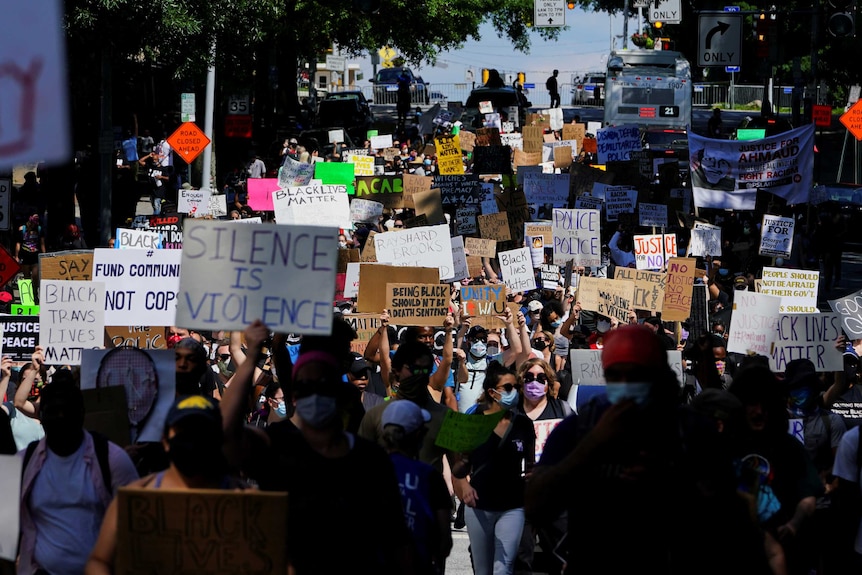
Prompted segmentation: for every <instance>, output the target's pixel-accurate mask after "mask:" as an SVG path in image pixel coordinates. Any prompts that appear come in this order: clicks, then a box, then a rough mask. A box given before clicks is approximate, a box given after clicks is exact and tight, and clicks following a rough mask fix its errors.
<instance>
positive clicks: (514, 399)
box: [497, 389, 518, 409]
mask: <svg viewBox="0 0 862 575" xmlns="http://www.w3.org/2000/svg"><path fill="white" fill-rule="evenodd" d="M497 403H499V404H500V405H501V406H502V407H503V409H512V407H513V406H514V405H515V404H516V403H518V392H517V391H515V390H514V389H513V390H512V391H504V392H503V393H501V394H500V399H498V400H497Z"/></svg>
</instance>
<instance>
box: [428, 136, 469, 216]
mask: <svg viewBox="0 0 862 575" xmlns="http://www.w3.org/2000/svg"><path fill="white" fill-rule="evenodd" d="M474 152H475V150H474ZM431 188H432V189H433V188H436V189H439V190H440V199H441V203H442V204H443V205H444V206H446V205H455V206H466V205H476V206H478V205H480V204H481V203H482V184H481V183H480V182H479V176H478V174H465V175H459V176H434V181H433V183H432V184H431Z"/></svg>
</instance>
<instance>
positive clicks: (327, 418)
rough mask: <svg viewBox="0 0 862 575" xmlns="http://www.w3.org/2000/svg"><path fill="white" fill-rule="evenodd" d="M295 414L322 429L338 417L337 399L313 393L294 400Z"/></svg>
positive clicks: (312, 425) (310, 424) (315, 427)
mask: <svg viewBox="0 0 862 575" xmlns="http://www.w3.org/2000/svg"><path fill="white" fill-rule="evenodd" d="M296 414H297V415H299V417H300V418H301V419H302V421H304V422H305V423H307V424H308V425H309V426H311V427H313V428H314V429H323V428H325V427H326V426H328V425H329V424H331V423H332V422H333V421H335V420H336V419H337V418H338V400H337V399H335V398H334V397H331V396H328V395H319V394H313V395H309V396H308V397H301V398H299V399H297V400H296Z"/></svg>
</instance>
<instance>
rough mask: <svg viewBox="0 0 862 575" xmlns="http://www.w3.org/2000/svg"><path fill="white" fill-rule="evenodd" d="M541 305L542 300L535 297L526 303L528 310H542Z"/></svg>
mask: <svg viewBox="0 0 862 575" xmlns="http://www.w3.org/2000/svg"><path fill="white" fill-rule="evenodd" d="M543 307H544V306H543V305H542V302H540V301H539V300H536V299H534V300H533V301H531V302H530V303H528V304H527V309H529V310H530V311H542V308H543Z"/></svg>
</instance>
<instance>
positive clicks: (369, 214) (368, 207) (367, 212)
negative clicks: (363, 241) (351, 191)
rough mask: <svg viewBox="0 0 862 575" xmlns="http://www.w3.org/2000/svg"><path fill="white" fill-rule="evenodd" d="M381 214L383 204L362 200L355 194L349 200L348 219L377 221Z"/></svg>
mask: <svg viewBox="0 0 862 575" xmlns="http://www.w3.org/2000/svg"><path fill="white" fill-rule="evenodd" d="M382 215H383V204H381V203H380V202H374V201H371V200H363V199H361V198H358V197H356V196H354V197H353V199H352V200H351V201H350V221H352V222H365V223H377V220H378V219H379V217H380V216H382Z"/></svg>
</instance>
